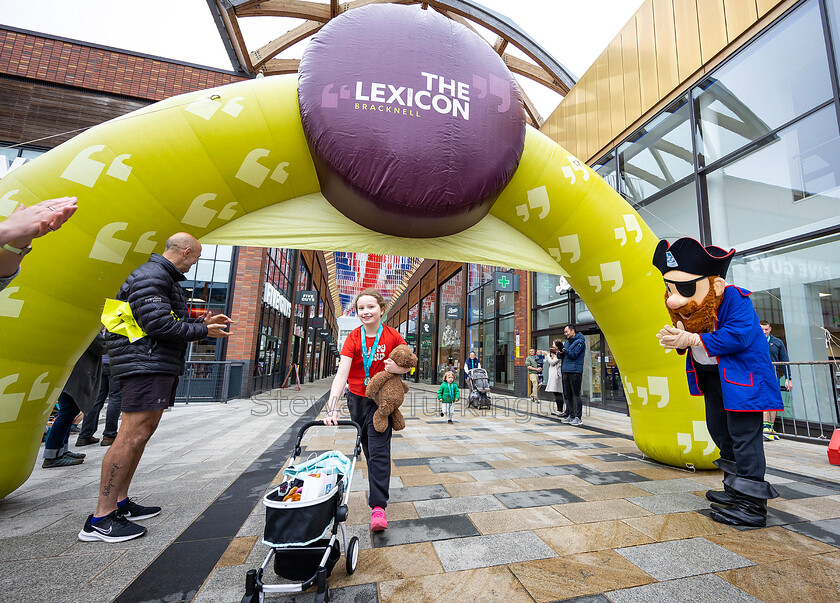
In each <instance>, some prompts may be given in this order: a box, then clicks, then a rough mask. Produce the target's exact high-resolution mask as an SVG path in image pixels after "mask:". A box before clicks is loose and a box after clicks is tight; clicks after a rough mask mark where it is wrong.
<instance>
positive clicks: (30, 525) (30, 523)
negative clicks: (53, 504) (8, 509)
mask: <svg viewBox="0 0 840 603" xmlns="http://www.w3.org/2000/svg"><path fill="white" fill-rule="evenodd" d="M63 507H64V505H61V508H62V510H59V509H57V508H56V509H54V510H46V511H43V512H38V513H22V514H19V515H16V516H15V517H9V518H5V517H2V516H0V534H2V537H0V538H2V539H5V538H10V537H12V536H25V535H27V534H34V533H35V532H37V531H39V530H42V529H44V528H46V527H48V526H50V525H52V524H54V523H55V522H57V521H61V520H62V519H64V518H65V517H66V516H67V515H68V513H67V511H66V510H63ZM0 542H2V540H1V539H0Z"/></svg>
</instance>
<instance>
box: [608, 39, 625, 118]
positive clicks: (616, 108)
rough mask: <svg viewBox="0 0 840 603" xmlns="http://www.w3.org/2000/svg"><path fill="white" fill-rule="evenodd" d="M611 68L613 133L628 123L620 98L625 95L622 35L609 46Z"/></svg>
mask: <svg viewBox="0 0 840 603" xmlns="http://www.w3.org/2000/svg"><path fill="white" fill-rule="evenodd" d="M607 55H608V56H609V61H608V62H609V70H610V121H611V122H612V131H613V135H615V134H616V133H617V132H621V131H622V130H623V129H624V127H625V126H626V125H627V120H626V119H625V116H624V103H623V102H621V101H620V100H619V99H620V98H621V97H622V96H623V95H624V75H623V74H624V65H623V63H624V62H623V61H622V59H621V37H620V36H619V37H616V38H615V39H613V41H612V42H610V45H609V47H608V48H607Z"/></svg>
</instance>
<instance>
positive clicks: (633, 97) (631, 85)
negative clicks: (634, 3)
mask: <svg viewBox="0 0 840 603" xmlns="http://www.w3.org/2000/svg"><path fill="white" fill-rule="evenodd" d="M620 35H621V60H622V62H623V65H624V74H623V76H624V118H625V120H626V121H627V123H628V124H629V123H632V122H633V121H635V120H636V119H637V118H638V117H639V116H640V115H641V114H642V95H641V89H640V84H639V47H638V44H637V43H636V19H630V21H629V22H628V23H627V25H625V26H624V27H623V28H622V30H621V34H620Z"/></svg>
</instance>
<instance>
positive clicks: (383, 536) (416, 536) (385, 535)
mask: <svg viewBox="0 0 840 603" xmlns="http://www.w3.org/2000/svg"><path fill="white" fill-rule="evenodd" d="M388 524H389V526H388V529H387V530H385V531H383V532H376V533H374V534H373V535H372V536H371V540H372V541H373V546H374V548H380V547H385V546H394V545H398V544H411V543H415V542H432V541H436V540H448V539H450V538H459V539H460V538H463V537H467V536H478V535H479V533H478V530H476V529H475V526H474V525H473V523H472V522H471V521H470V520H469V518H468V517H467V516H466V515H449V516H443V517H421V518H420V519H403V520H400V521H390V522H388ZM364 527H365V529H367V526H364Z"/></svg>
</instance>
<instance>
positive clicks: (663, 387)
mask: <svg viewBox="0 0 840 603" xmlns="http://www.w3.org/2000/svg"><path fill="white" fill-rule="evenodd" d="M647 384H648V385H647V387H637V388H636V393H637V394H639V397H640V398H641V399H642V406H647V403H648V394H650V396H659V402H657V403H656V408H664V407H665V406H667V405H668V402H669V401H670V399H671V393H670V392H671V390H670V389H668V377H648V378H647ZM631 391H632V390H631Z"/></svg>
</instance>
